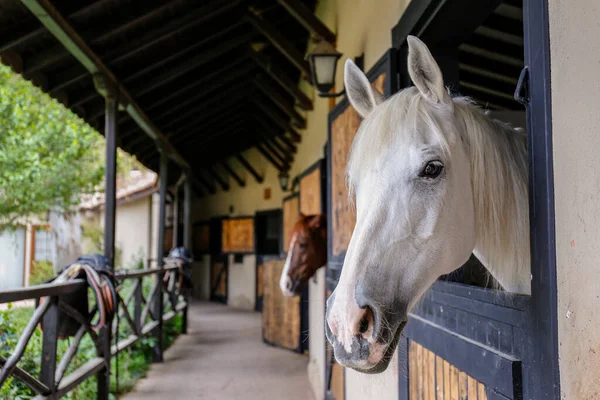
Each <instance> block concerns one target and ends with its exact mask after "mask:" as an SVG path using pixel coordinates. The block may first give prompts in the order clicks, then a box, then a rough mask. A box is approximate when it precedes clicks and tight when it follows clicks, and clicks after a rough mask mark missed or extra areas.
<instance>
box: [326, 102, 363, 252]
mask: <svg viewBox="0 0 600 400" xmlns="http://www.w3.org/2000/svg"><path fill="white" fill-rule="evenodd" d="M359 125H360V117H359V115H358V113H357V112H356V110H354V108H352V106H348V107H347V108H346V110H345V111H343V112H342V113H341V114H340V115H339V116H338V117H337V118H336V119H335V120H334V121H333V123H332V125H331V164H332V171H331V207H332V212H331V218H332V227H333V232H332V233H333V236H332V237H333V243H332V245H333V254H334V255H335V256H339V255H341V254H343V253H345V252H346V250H347V249H348V244H349V243H350V236H351V235H352V231H353V230H354V224H355V223H356V215H355V213H354V209H353V207H352V205H351V204H350V199H349V198H348V190H347V185H346V163H347V157H348V153H349V152H350V147H351V145H352V141H353V140H354V135H355V134H356V130H357V129H358V127H359Z"/></svg>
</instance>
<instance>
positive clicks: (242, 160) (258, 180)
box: [235, 154, 265, 183]
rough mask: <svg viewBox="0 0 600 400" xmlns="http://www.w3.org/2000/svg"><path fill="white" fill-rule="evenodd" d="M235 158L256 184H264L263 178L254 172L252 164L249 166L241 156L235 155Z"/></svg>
mask: <svg viewBox="0 0 600 400" xmlns="http://www.w3.org/2000/svg"><path fill="white" fill-rule="evenodd" d="M235 158H236V159H237V160H238V161H239V162H240V164H242V166H243V167H244V168H246V170H247V171H248V172H250V175H252V176H253V177H254V179H256V182H258V183H263V182H264V180H265V178H264V177H263V176H262V175H261V174H259V173H258V171H256V169H254V167H253V166H252V164H250V163H249V162H248V160H246V158H245V157H244V156H243V155H241V154H237V155H236V156H235Z"/></svg>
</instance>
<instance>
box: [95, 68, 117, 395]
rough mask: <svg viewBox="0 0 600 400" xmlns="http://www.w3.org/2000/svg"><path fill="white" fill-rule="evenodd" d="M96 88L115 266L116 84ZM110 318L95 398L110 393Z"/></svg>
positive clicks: (102, 336)
mask: <svg viewBox="0 0 600 400" xmlns="http://www.w3.org/2000/svg"><path fill="white" fill-rule="evenodd" d="M94 83H95V86H96V90H98V92H99V93H100V94H102V95H103V96H104V98H105V108H106V110H105V123H104V137H105V140H106V171H105V176H104V179H105V191H104V195H105V198H104V256H105V257H106V258H107V259H108V262H109V263H110V265H111V267H112V268H114V267H115V216H116V211H117V126H118V123H117V118H118V115H117V114H118V92H117V90H116V87H115V86H114V85H113V84H112V82H110V81H109V80H108V79H106V77H105V76H103V75H97V76H95V77H94ZM111 326H112V320H109V321H106V325H105V326H104V327H103V328H102V329H101V330H100V332H99V340H100V346H99V352H98V353H99V354H98V356H99V357H102V358H104V360H105V365H106V368H104V369H103V370H102V371H100V372H98V374H97V376H96V380H97V384H98V395H97V398H98V399H101V400H108V398H109V394H110V358H111V353H110V342H111Z"/></svg>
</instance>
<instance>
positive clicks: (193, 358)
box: [120, 303, 314, 400]
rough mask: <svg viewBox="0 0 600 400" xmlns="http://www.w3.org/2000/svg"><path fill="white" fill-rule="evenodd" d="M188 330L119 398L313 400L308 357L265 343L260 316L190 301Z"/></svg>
mask: <svg viewBox="0 0 600 400" xmlns="http://www.w3.org/2000/svg"><path fill="white" fill-rule="evenodd" d="M188 332H189V333H188V334H187V335H182V336H180V337H179V338H178V339H177V342H176V343H175V344H173V346H172V347H171V348H170V349H169V350H167V351H166V352H165V360H164V363H162V364H153V365H152V367H151V370H150V371H149V372H148V375H147V377H146V378H144V379H142V380H141V381H139V382H138V384H137V385H136V387H135V389H134V390H133V391H132V392H131V393H129V394H127V395H124V396H120V400H153V399H161V400H163V399H173V400H175V399H186V400H187V399H219V400H229V399H240V400H241V399H244V400H252V399H261V400H263V399H286V400H295V399H298V400H311V399H314V397H313V395H312V393H311V390H310V385H309V382H308V376H307V374H306V366H307V362H308V358H307V357H306V356H304V355H299V354H296V353H293V352H290V351H287V350H283V349H278V348H274V347H271V346H268V345H266V344H264V343H263V341H262V334H261V315H260V314H259V313H256V312H245V311H236V310H233V309H231V308H229V307H227V306H223V305H219V304H214V303H194V304H193V305H192V306H191V307H190V312H189V328H188Z"/></svg>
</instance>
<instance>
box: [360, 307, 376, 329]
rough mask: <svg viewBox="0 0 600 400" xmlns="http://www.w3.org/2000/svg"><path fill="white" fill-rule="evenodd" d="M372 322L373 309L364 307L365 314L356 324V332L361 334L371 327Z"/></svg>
mask: <svg viewBox="0 0 600 400" xmlns="http://www.w3.org/2000/svg"><path fill="white" fill-rule="evenodd" d="M372 324H373V310H371V307H366V310H365V314H364V315H363V317H362V318H361V320H360V322H359V325H358V332H359V333H361V334H363V333H366V332H367V331H368V330H369V328H371V326H372Z"/></svg>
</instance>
